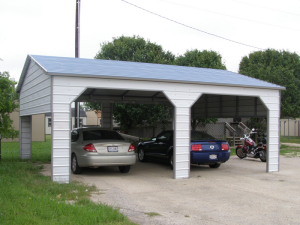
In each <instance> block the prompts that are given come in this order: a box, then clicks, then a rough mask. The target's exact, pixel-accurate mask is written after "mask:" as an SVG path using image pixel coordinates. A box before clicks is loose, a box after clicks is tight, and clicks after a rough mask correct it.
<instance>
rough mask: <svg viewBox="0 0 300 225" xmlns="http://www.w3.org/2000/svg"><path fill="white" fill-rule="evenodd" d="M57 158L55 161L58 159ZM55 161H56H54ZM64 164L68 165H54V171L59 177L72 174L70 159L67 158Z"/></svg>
mask: <svg viewBox="0 0 300 225" xmlns="http://www.w3.org/2000/svg"><path fill="white" fill-rule="evenodd" d="M56 160H57V159H55V160H54V161H56ZM53 163H54V162H53ZM64 164H66V165H64V166H63V165H58V166H53V173H54V174H55V175H56V176H57V177H59V176H67V175H68V174H70V165H69V160H67V159H65V161H64Z"/></svg>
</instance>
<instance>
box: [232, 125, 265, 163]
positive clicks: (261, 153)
mask: <svg viewBox="0 0 300 225" xmlns="http://www.w3.org/2000/svg"><path fill="white" fill-rule="evenodd" d="M254 133H256V132H254V128H253V129H252V130H251V131H250V132H249V134H244V137H243V138H241V140H242V143H243V144H242V145H238V146H237V147H236V150H235V152H236V155H237V156H238V157H239V158H241V159H244V158H246V157H249V158H260V160H261V161H262V162H266V161H267V157H266V156H267V154H266V152H267V145H266V144H263V143H258V145H256V143H255V142H254V141H253V140H252V139H251V138H250V135H251V134H254Z"/></svg>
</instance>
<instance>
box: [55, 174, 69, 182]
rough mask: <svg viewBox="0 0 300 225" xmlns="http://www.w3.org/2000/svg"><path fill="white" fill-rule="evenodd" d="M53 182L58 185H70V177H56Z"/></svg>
mask: <svg viewBox="0 0 300 225" xmlns="http://www.w3.org/2000/svg"><path fill="white" fill-rule="evenodd" d="M52 180H53V181H54V182H57V183H68V182H69V175H65V176H64V175H56V176H55V177H53V179H52Z"/></svg>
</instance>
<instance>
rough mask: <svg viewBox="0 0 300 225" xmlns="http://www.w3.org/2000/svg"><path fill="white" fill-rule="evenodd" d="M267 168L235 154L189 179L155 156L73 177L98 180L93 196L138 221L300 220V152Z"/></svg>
mask: <svg viewBox="0 0 300 225" xmlns="http://www.w3.org/2000/svg"><path fill="white" fill-rule="evenodd" d="M45 169H46V170H45V174H47V175H49V174H50V165H46V167H45ZM265 171H266V163H263V162H261V161H260V160H259V159H244V160H240V159H238V158H237V157H236V156H233V157H231V158H230V160H229V161H228V162H226V163H225V164H222V165H221V166H220V168H218V169H211V168H209V167H208V166H192V167H191V174H190V178H189V179H181V180H175V179H172V176H173V172H172V170H171V169H170V168H169V166H168V165H166V164H163V163H155V162H147V163H140V162H137V164H136V165H135V166H133V167H132V168H131V171H130V172H129V173H128V174H121V173H119V170H118V168H113V167H111V168H108V167H106V168H105V167H104V168H98V169H86V170H85V171H84V172H83V174H81V175H72V177H71V179H72V180H77V181H80V182H84V183H88V184H91V185H92V184H93V185H95V186H97V188H98V189H99V192H100V193H101V194H97V195H93V196H92V200H93V201H95V202H102V203H105V204H108V205H112V206H115V207H118V208H120V211H121V212H122V213H124V214H125V215H127V216H128V217H129V218H130V219H131V220H132V221H134V222H136V223H137V224H163V225H167V224H300V158H286V157H280V172H274V173H266V172H265ZM147 213H157V214H159V215H154V216H149V214H147Z"/></svg>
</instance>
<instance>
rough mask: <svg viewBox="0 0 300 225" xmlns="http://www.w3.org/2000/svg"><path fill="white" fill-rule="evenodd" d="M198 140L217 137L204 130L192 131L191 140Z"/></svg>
mask: <svg viewBox="0 0 300 225" xmlns="http://www.w3.org/2000/svg"><path fill="white" fill-rule="evenodd" d="M196 140H216V138H214V137H213V136H211V135H209V134H207V133H204V132H200V131H192V132H191V141H196Z"/></svg>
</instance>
